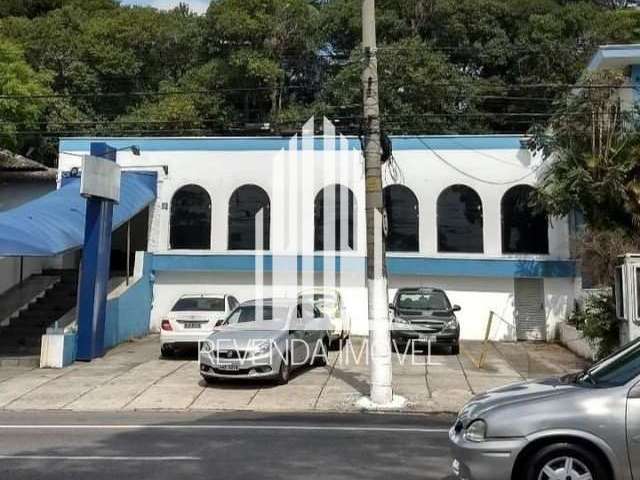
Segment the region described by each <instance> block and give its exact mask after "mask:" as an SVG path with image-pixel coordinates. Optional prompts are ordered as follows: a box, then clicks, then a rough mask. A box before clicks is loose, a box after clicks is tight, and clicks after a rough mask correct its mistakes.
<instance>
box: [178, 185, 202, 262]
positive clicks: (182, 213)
mask: <svg viewBox="0 0 640 480" xmlns="http://www.w3.org/2000/svg"><path fill="white" fill-rule="evenodd" d="M169 245H170V247H171V248H172V249H176V250H209V249H210V248H211V197H209V194H208V193H207V191H206V190H205V189H204V188H202V187H199V186H197V185H187V186H184V187H182V188H181V189H179V190H178V191H177V192H176V193H175V194H174V195H173V199H172V200H171V221H170V235H169Z"/></svg>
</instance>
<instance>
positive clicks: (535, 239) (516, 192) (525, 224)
mask: <svg viewBox="0 0 640 480" xmlns="http://www.w3.org/2000/svg"><path fill="white" fill-rule="evenodd" d="M534 193H535V189H534V188H533V187H531V186H529V185H517V186H515V187H511V188H510V189H509V190H507V192H506V193H505V194H504V196H503V197H502V208H501V210H502V253H533V254H546V253H549V222H548V219H547V214H546V213H545V212H543V211H540V210H538V209H536V208H534V207H533V206H532V205H531V197H532V195H533V194H534Z"/></svg>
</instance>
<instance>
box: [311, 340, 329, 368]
mask: <svg viewBox="0 0 640 480" xmlns="http://www.w3.org/2000/svg"><path fill="white" fill-rule="evenodd" d="M318 347H319V348H320V349H321V351H320V352H318V351H317V349H318ZM314 353H316V354H319V356H317V357H315V358H314V359H313V366H314V367H324V366H325V365H326V364H327V355H328V354H329V339H328V338H327V337H325V338H323V339H322V344H320V343H318V345H317V346H316V351H315V352H314Z"/></svg>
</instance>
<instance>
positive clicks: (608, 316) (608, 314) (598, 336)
mask: <svg viewBox="0 0 640 480" xmlns="http://www.w3.org/2000/svg"><path fill="white" fill-rule="evenodd" d="M570 322H571V323H572V324H574V325H575V326H576V328H577V329H578V330H580V331H581V332H582V334H583V335H584V337H585V338H586V339H587V341H588V342H589V343H590V344H591V345H592V346H593V347H594V348H595V349H596V356H597V359H601V358H604V357H606V356H608V355H609V354H611V353H612V352H613V351H614V350H615V349H616V348H618V346H619V345H620V321H619V320H618V319H617V318H616V306H615V300H614V298H613V295H612V294H611V293H599V294H594V295H590V296H588V297H587V298H586V299H585V301H584V307H583V308H580V307H579V306H576V309H575V310H574V312H573V314H572V315H571V318H570Z"/></svg>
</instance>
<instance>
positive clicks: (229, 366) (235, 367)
mask: <svg viewBox="0 0 640 480" xmlns="http://www.w3.org/2000/svg"><path fill="white" fill-rule="evenodd" d="M217 368H218V370H225V371H227V372H237V371H238V370H240V365H234V364H224V365H218V366H217Z"/></svg>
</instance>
